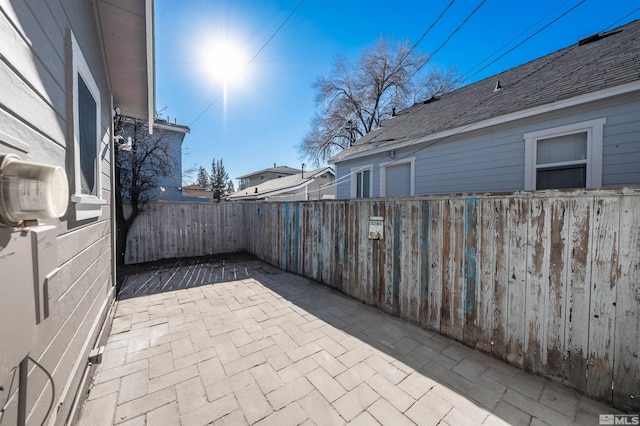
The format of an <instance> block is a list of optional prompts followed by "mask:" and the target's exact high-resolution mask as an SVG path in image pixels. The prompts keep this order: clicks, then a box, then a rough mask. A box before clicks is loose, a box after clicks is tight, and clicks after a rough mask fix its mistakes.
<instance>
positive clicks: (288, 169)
mask: <svg viewBox="0 0 640 426" xmlns="http://www.w3.org/2000/svg"><path fill="white" fill-rule="evenodd" d="M301 171H302V170H299V169H294V168H292V167H288V166H274V167H270V168H268V169H264V170H259V171H257V172H252V173H249V174H246V175H244V176H240V177H237V178H236V179H246V178H248V177H251V176H255V175H259V174H263V173H268V172H271V173H284V174H287V175H295V174H296V173H300V172H301Z"/></svg>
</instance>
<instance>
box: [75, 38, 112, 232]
mask: <svg viewBox="0 0 640 426" xmlns="http://www.w3.org/2000/svg"><path fill="white" fill-rule="evenodd" d="M69 36H70V38H71V57H72V74H73V77H72V81H73V84H72V89H71V91H72V93H73V117H72V119H73V169H74V170H73V176H74V187H73V188H74V189H73V190H74V192H73V194H72V195H71V201H72V202H73V203H74V207H75V218H76V220H85V219H91V218H95V217H100V215H101V214H102V206H103V205H104V204H106V203H107V201H106V200H104V199H103V198H102V152H103V150H104V149H106V148H107V146H108V144H107V142H105V141H103V140H102V137H101V133H102V123H101V114H102V108H101V96H100V90H99V89H98V85H97V84H96V82H95V80H94V78H93V75H92V74H91V70H90V68H89V65H88V64H87V61H86V59H85V58H84V55H83V54H82V50H81V49H80V46H79V45H78V41H77V40H76V38H75V36H74V35H73V33H72V32H71V31H69ZM78 74H80V75H81V76H82V80H83V81H84V83H85V85H86V86H87V88H88V89H89V91H90V92H91V95H92V96H93V98H94V100H95V102H96V144H97V146H96V167H95V169H96V170H95V173H96V176H95V185H96V195H90V194H83V193H82V189H81V178H80V170H81V164H80V122H79V119H78V118H79V116H80V115H79V100H78Z"/></svg>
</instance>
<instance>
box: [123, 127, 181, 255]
mask: <svg viewBox="0 0 640 426" xmlns="http://www.w3.org/2000/svg"><path fill="white" fill-rule="evenodd" d="M114 127H115V132H114V133H115V134H116V139H117V141H118V143H117V144H116V151H115V155H116V164H115V178H116V187H115V188H114V191H115V199H116V224H117V228H118V229H117V237H116V241H117V247H116V249H117V251H118V256H117V264H118V265H119V266H121V265H124V255H125V251H126V248H127V235H128V234H129V230H130V229H131V226H132V225H133V223H134V222H135V220H136V219H137V218H138V216H140V214H141V213H142V212H143V211H144V208H145V205H146V204H147V203H148V202H149V201H150V200H152V199H153V196H154V193H155V191H157V190H158V186H159V182H160V180H161V179H162V178H167V177H171V176H172V175H173V172H174V171H175V169H176V167H177V164H176V161H175V160H174V156H173V154H174V152H173V151H174V148H173V147H172V145H171V144H170V143H169V141H168V140H167V139H166V138H165V135H164V131H163V130H162V129H155V130H156V131H155V132H154V134H153V135H150V134H149V123H148V122H147V121H145V120H139V119H135V118H130V117H118V119H117V120H116V125H115V126H114Z"/></svg>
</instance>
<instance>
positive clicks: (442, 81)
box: [298, 36, 457, 165]
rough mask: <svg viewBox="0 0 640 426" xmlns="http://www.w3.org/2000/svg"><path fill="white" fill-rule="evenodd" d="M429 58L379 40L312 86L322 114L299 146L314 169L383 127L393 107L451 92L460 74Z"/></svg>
mask: <svg viewBox="0 0 640 426" xmlns="http://www.w3.org/2000/svg"><path fill="white" fill-rule="evenodd" d="M428 61H429V56H428V55H427V54H425V53H420V52H418V51H416V50H415V49H412V48H411V47H410V43H409V40H406V41H403V42H400V43H396V42H394V41H393V40H390V39H387V38H384V37H382V36H381V37H380V38H379V39H378V40H377V41H376V42H375V43H374V44H373V45H372V46H370V47H369V48H367V49H365V51H364V52H363V53H362V55H361V56H360V58H359V59H358V61H356V62H354V63H351V62H349V61H348V60H347V59H345V58H344V57H341V56H338V57H336V59H335V60H334V62H333V67H332V70H331V72H330V73H329V75H328V76H321V77H319V78H318V79H317V80H316V81H315V82H314V84H313V88H314V89H315V91H316V97H315V100H316V104H317V105H318V109H319V111H318V112H317V113H316V115H315V116H314V117H313V118H312V119H311V123H310V129H309V131H308V132H307V134H306V135H305V137H304V138H303V140H302V142H301V143H300V144H299V145H298V151H299V153H300V155H301V157H302V158H307V159H309V160H310V161H311V162H312V163H314V164H316V165H321V164H323V163H325V162H326V161H327V160H328V159H329V158H331V157H332V156H333V155H335V154H337V153H338V152H340V151H341V150H342V149H345V148H346V147H348V146H350V145H351V144H352V143H353V142H354V141H355V140H357V139H359V138H360V137H362V136H364V135H366V134H367V133H369V132H370V131H371V130H373V129H375V128H377V127H379V126H380V123H381V122H382V121H383V120H385V119H387V118H389V117H390V116H391V114H392V110H393V108H396V109H403V108H406V107H409V106H411V105H412V104H413V103H415V102H416V101H417V100H418V99H420V98H422V99H428V98H430V97H431V96H435V95H439V94H442V93H443V92H445V91H448V90H451V89H453V88H454V87H455V86H456V84H457V80H456V73H455V72H454V71H451V70H446V71H443V70H441V69H438V68H431V69H429V68H425V67H424V66H425V64H427V62H428Z"/></svg>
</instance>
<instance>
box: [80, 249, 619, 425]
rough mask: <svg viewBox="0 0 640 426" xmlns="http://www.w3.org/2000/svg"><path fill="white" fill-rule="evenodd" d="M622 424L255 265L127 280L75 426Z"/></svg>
mask: <svg viewBox="0 0 640 426" xmlns="http://www.w3.org/2000/svg"><path fill="white" fill-rule="evenodd" d="M614 412H617V411H616V410H614V409H612V408H611V407H609V406H607V405H603V404H601V403H598V402H595V401H593V400H591V399H589V398H586V397H584V396H580V395H579V394H577V393H576V392H575V391H573V390H571V389H568V388H566V387H563V386H560V385H558V384H556V383H554V382H551V381H549V380H545V379H542V378H539V377H536V376H533V375H530V374H527V373H525V372H523V371H521V370H518V369H516V368H513V367H510V366H508V365H507V364H505V363H503V362H500V361H498V360H496V359H493V358H491V357H488V356H485V355H483V354H480V353H478V352H475V351H473V350H471V349H469V348H467V347H465V346H463V345H462V344H460V343H457V342H455V341H453V340H451V339H447V338H444V337H442V336H439V335H437V334H435V333H433V332H429V331H426V330H423V329H421V328H419V327H417V326H414V325H412V324H409V323H407V322H405V321H403V320H400V319H398V318H395V317H393V316H390V315H387V314H385V313H383V312H381V311H379V310H377V309H374V308H372V307H369V306H365V305H363V304H362V303H360V302H358V301H356V300H353V299H351V298H349V297H346V296H344V295H342V294H340V293H338V292H335V291H333V290H331V289H330V288H328V287H326V286H323V285H320V284H316V283H313V282H310V281H309V280H307V279H305V278H302V277H299V276H296V275H293V274H289V273H285V272H282V271H280V270H278V269H276V268H273V267H271V266H269V265H267V264H265V263H263V262H260V261H256V260H243V259H237V260H231V261H226V262H224V263H223V262H221V261H217V262H213V261H212V262H196V263H191V264H184V263H183V262H180V261H178V262H176V264H175V265H173V266H170V267H162V268H159V269H158V268H156V269H150V270H148V271H145V272H142V273H139V274H137V275H132V276H129V277H128V278H127V281H126V282H125V285H124V286H123V288H122V290H121V293H120V300H119V302H118V304H117V310H116V314H115V319H114V322H113V328H112V330H111V335H110V337H109V340H108V344H107V346H106V350H105V353H104V356H103V362H102V364H100V365H99V366H98V369H97V373H96V375H95V377H94V378H93V384H92V387H91V390H90V393H89V396H88V399H87V401H86V402H85V403H84V407H83V410H82V413H81V417H80V420H79V424H80V425H91V426H95V425H111V424H122V425H145V424H147V425H179V424H182V425H206V424H215V425H217V424H220V425H222V424H228V425H245V424H257V425H276V426H284V425H298V424H319V425H325V424H327V425H334V424H335V425H339V424H345V423H350V424H356V425H375V424H384V425H412V424H419V425H436V424H440V425H447V424H448V425H452V426H454V425H455V426H457V425H462V424H487V425H494V424H518V425H544V424H550V425H565V424H577V425H591V424H592V425H597V424H598V414H600V413H614Z"/></svg>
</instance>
